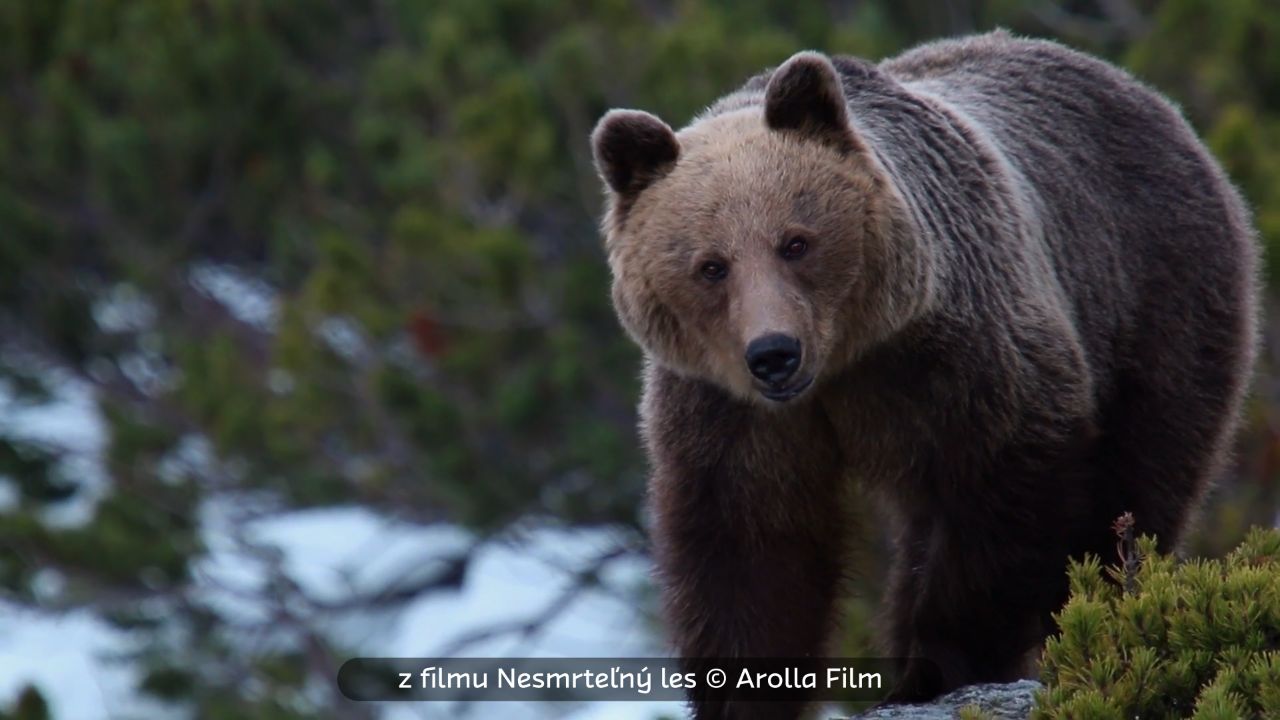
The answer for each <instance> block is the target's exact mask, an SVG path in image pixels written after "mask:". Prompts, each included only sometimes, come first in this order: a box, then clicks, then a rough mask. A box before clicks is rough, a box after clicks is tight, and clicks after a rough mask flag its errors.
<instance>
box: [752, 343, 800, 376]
mask: <svg viewBox="0 0 1280 720" xmlns="http://www.w3.org/2000/svg"><path fill="white" fill-rule="evenodd" d="M747 367H748V368H749V369H750V370H751V374H752V375H755V376H756V377H757V378H759V379H761V380H763V381H765V382H767V383H769V384H770V385H774V386H777V385H781V384H782V383H784V382H786V381H787V380H788V379H789V378H790V377H791V376H792V375H795V373H796V368H798V367H800V341H799V340H796V339H795V338H793V337H791V336H789V335H783V334H782V333H770V334H768V335H764V336H762V337H758V338H756V339H755V340H752V341H751V342H750V344H748V345H747Z"/></svg>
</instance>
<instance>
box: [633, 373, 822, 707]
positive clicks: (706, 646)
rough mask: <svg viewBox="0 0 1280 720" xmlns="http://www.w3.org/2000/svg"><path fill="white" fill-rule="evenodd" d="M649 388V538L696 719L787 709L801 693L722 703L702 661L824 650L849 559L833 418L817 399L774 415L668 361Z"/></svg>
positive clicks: (800, 654)
mask: <svg viewBox="0 0 1280 720" xmlns="http://www.w3.org/2000/svg"><path fill="white" fill-rule="evenodd" d="M646 395H647V397H646V430H647V436H648V440H649V443H650V448H651V453H652V457H653V459H654V465H655V467H654V477H653V483H652V486H651V491H652V495H651V500H652V503H653V508H654V519H655V523H656V525H655V528H654V540H655V545H656V548H655V549H656V552H657V558H658V565H659V571H660V574H661V579H662V582H663V585H664V586H665V588H666V608H667V614H668V617H669V621H670V624H671V626H672V630H673V632H674V636H675V638H676V641H677V642H678V644H679V648H678V649H679V651H680V655H681V657H682V658H684V666H685V670H686V671H692V672H695V673H697V678H698V681H699V688H700V689H699V690H697V691H695V692H693V693H692V694H691V698H690V699H691V702H692V706H693V710H694V717H695V718H697V719H698V720H710V719H712V718H717V719H719V718H723V719H726V720H727V719H729V718H732V719H733V720H744V719H747V718H793V717H796V716H797V715H798V714H799V713H800V711H801V710H802V707H803V703H785V702H763V703H735V702H729V703H727V704H726V703H725V702H723V699H724V698H725V697H726V696H725V695H723V694H717V695H716V696H715V697H716V698H717V699H712V698H711V697H709V696H708V691H707V688H706V686H705V684H704V682H703V681H704V678H705V671H706V670H707V669H709V668H710V667H711V666H712V665H711V664H709V663H708V662H707V659H709V658H750V657H774V658H800V657H813V656H819V655H822V654H823V653H824V650H825V649H826V643H827V638H828V635H829V633H830V630H831V628H832V625H833V621H834V617H833V609H834V603H835V599H836V594H837V590H838V584H839V579H840V574H841V564H842V560H843V557H844V549H843V540H842V538H843V532H842V528H841V525H842V523H841V511H842V503H841V500H840V498H841V495H842V493H841V490H840V485H841V483H840V479H841V478H840V463H839V456H838V448H837V445H836V443H835V438H834V436H833V434H832V428H831V427H830V425H829V423H827V422H826V421H825V418H823V417H821V415H820V414H819V413H818V412H817V408H816V407H815V406H808V407H807V408H795V409H784V410H780V411H777V412H773V411H770V410H766V409H763V408H760V407H753V406H750V405H747V404H744V403H741V402H737V401H734V400H732V399H731V398H729V397H728V396H727V395H726V394H725V393H723V392H722V391H720V390H718V389H716V388H714V387H712V386H710V385H708V384H705V383H700V382H696V381H691V380H683V379H680V378H678V377H677V376H675V375H674V374H672V373H670V372H669V371H665V370H654V371H653V372H652V376H651V378H650V382H649V386H648V388H647V392H646ZM675 418H679V422H678V423H675V422H672V420H673V419H675ZM712 692H714V691H712ZM728 697H730V698H731V697H732V696H731V695H730V696H728Z"/></svg>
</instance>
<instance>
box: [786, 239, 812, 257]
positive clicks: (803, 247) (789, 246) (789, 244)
mask: <svg viewBox="0 0 1280 720" xmlns="http://www.w3.org/2000/svg"><path fill="white" fill-rule="evenodd" d="M808 249H809V241H808V240H805V239H804V238H803V237H802V236H800V235H792V236H791V237H789V238H787V241H786V242H785V243H783V245H782V250H781V251H779V252H780V253H781V255H782V258H783V259H784V260H795V259H796V258H799V257H800V256H801V255H804V254H805V251H807V250H808Z"/></svg>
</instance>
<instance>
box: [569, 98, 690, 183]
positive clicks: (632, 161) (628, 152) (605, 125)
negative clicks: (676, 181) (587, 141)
mask: <svg viewBox="0 0 1280 720" xmlns="http://www.w3.org/2000/svg"><path fill="white" fill-rule="evenodd" d="M591 152H592V154H593V155H594V156H595V161H596V169H597V170H599V172H600V177H602V178H604V181H605V182H606V183H608V185H609V187H610V188H611V189H612V190H613V191H614V192H615V193H617V194H618V195H621V196H624V197H629V196H634V195H636V194H638V193H639V192H640V191H641V190H644V189H645V188H646V187H648V186H649V184H650V183H652V182H653V181H654V180H657V179H658V178H660V177H662V176H663V175H665V174H666V173H667V171H669V170H670V169H671V168H672V167H673V166H674V165H675V164H676V160H677V159H678V158H679V157H680V143H679V141H678V140H676V134H675V133H674V132H672V130H671V127H670V126H668V125H667V124H666V123H664V122H662V121H661V120H659V119H658V118H657V117H655V116H653V115H650V114H649V113H647V112H643V111H640V110H610V111H609V112H607V113H605V116H604V117H602V118H600V122H598V123H596V129H595V130H594V131H592V133H591Z"/></svg>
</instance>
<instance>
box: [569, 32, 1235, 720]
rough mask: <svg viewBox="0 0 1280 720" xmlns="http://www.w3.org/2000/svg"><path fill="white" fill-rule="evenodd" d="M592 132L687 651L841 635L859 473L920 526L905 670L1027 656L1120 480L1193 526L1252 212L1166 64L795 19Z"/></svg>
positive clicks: (1164, 534)
mask: <svg viewBox="0 0 1280 720" xmlns="http://www.w3.org/2000/svg"><path fill="white" fill-rule="evenodd" d="M593 140H594V148H595V151H596V158H597V163H598V165H599V166H600V170H601V174H602V176H603V177H604V178H605V179H606V182H607V183H608V184H609V187H610V193H609V200H610V206H609V211H608V213H607V215H606V218H605V221H604V229H605V234H606V242H607V249H608V255H609V262H610V266H611V268H612V270H613V273H614V286H613V299H614V303H615V307H616V308H617V311H618V315H619V318H620V319H621V321H622V323H623V326H624V327H625V328H626V329H627V331H628V332H629V333H630V334H631V336H632V337H633V338H634V339H635V340H636V341H637V342H638V343H639V344H640V345H641V346H642V347H643V348H644V350H645V353H646V357H647V362H646V369H645V394H644V400H643V405H642V418H643V421H642V433H643V436H644V439H645V442H646V445H647V448H648V452H649V457H650V460H651V464H652V471H653V475H652V480H651V486H650V489H651V501H652V510H653V517H654V527H653V533H654V542H655V548H656V553H657V561H658V565H659V570H660V574H661V578H662V581H663V585H664V592H665V598H666V607H667V611H668V617H669V619H670V624H671V630H672V632H673V635H674V639H675V642H676V644H677V646H678V650H679V652H680V653H681V655H682V657H684V658H685V659H686V663H687V664H688V665H689V667H690V669H693V670H697V669H699V668H701V667H702V663H701V661H700V658H710V657H761V656H765V657H792V656H805V655H815V654H821V653H824V652H826V651H827V650H828V647H827V643H828V640H829V635H830V634H831V629H832V626H833V624H834V621H835V617H834V612H835V607H836V601H837V599H838V594H839V586H840V582H839V581H840V577H841V575H842V573H843V572H845V570H846V568H845V564H846V559H847V553H846V550H845V544H846V542H845V541H846V538H847V535H848V534H847V532H846V526H847V522H846V520H847V518H848V517H849V512H850V509H851V507H850V503H851V502H853V500H852V498H853V495H852V493H851V492H850V489H851V488H852V487H854V486H855V484H856V483H863V484H865V486H866V487H869V488H871V489H872V490H873V491H875V492H876V493H877V494H878V495H879V496H880V497H881V498H882V500H883V503H884V509H885V511H886V512H887V513H888V514H889V516H891V517H892V519H893V527H894V528H895V529H896V534H897V543H896V545H897V547H896V557H895V566H894V570H893V572H892V577H891V579H890V583H889V587H888V589H887V593H886V615H885V637H886V647H885V649H886V651H887V653H888V654H890V655H892V656H895V657H899V658H904V666H903V667H902V678H901V680H902V681H901V684H900V686H899V687H898V688H897V690H896V693H895V698H896V699H904V700H905V699H922V698H928V697H931V696H933V695H936V694H939V693H941V692H943V691H946V690H949V689H951V688H955V687H957V686H960V685H963V684H968V683H973V682H981V681H1000V680H1009V679H1013V678H1015V677H1018V676H1020V675H1021V674H1023V673H1024V672H1025V671H1026V667H1025V662H1024V660H1025V658H1026V656H1027V653H1028V651H1030V650H1032V649H1034V648H1035V647H1036V646H1037V644H1038V643H1039V642H1041V641H1042V640H1043V638H1044V636H1045V634H1046V633H1047V632H1048V631H1050V630H1051V623H1050V617H1049V614H1050V613H1051V612H1053V611H1054V610H1056V609H1057V608H1058V607H1060V606H1061V603H1062V602H1063V600H1064V598H1065V594H1066V589H1067V588H1066V580H1065V567H1066V561H1067V558H1068V557H1079V556H1081V555H1082V554H1084V553H1086V552H1093V553H1096V554H1098V555H1102V556H1104V557H1110V555H1109V553H1110V548H1111V547H1112V546H1113V536H1112V535H1111V532H1110V530H1109V526H1110V524H1111V522H1112V520H1114V519H1115V518H1116V516H1118V515H1120V514H1121V513H1122V512H1124V511H1132V512H1133V514H1134V516H1135V517H1136V519H1137V529H1138V531H1139V532H1142V533H1153V534H1155V535H1157V536H1158V537H1159V538H1160V543H1161V546H1162V548H1164V549H1169V548H1172V547H1174V546H1175V545H1176V544H1177V543H1178V541H1179V539H1180V538H1181V536H1182V535H1183V532H1184V530H1185V528H1186V527H1187V525H1188V522H1189V520H1190V518H1191V516H1192V514H1193V513H1194V510H1195V508H1196V506H1197V504H1198V503H1199V501H1200V500H1201V498H1202V497H1203V495H1204V493H1205V491H1206V489H1207V488H1208V487H1209V485H1210V483H1211V481H1212V479H1213V477H1214V475H1215V474H1216V473H1217V472H1218V471H1219V470H1220V469H1221V467H1222V465H1223V463H1224V460H1225V457H1226V455H1227V453H1228V448H1229V445H1230V441H1231V438H1232V434H1233V432H1234V429H1235V426H1236V420H1237V416H1238V415H1239V412H1240V408H1241V404H1242V401H1243V397H1244V394H1245V390H1246V386H1247V381H1248V376H1249V374H1250V368H1251V366H1252V363H1253V359H1254V354H1255V346H1256V334H1257V318H1256V312H1257V311H1256V308H1257V294H1258V289H1257V282H1256V278H1255V267H1256V263H1257V258H1256V256H1257V245H1256V241H1255V238H1254V234H1253V231H1252V229H1251V227H1250V221H1249V217H1248V214H1247V211H1246V209H1245V208H1244V206H1243V204H1242V203H1241V201H1240V199H1239V197H1238V195H1237V193H1236V192H1235V191H1234V189H1233V188H1232V187H1231V185H1230V184H1229V183H1228V181H1227V180H1226V178H1225V177H1224V175H1223V173H1222V171H1221V170H1220V168H1219V167H1218V166H1217V164H1216V163H1215V162H1214V161H1213V160H1212V158H1211V157H1210V156H1209V154H1208V152H1207V151H1206V150H1205V148H1204V147H1203V145H1202V144H1201V143H1200V142H1199V141H1198V140H1197V139H1196V137H1195V135H1194V133H1193V132H1192V130H1191V129H1190V128H1189V126H1188V125H1187V123H1186V122H1185V121H1184V120H1183V118H1182V117H1181V116H1180V114H1179V113H1178V111H1177V110H1176V109H1175V108H1174V107H1173V106H1172V105H1171V104H1170V103H1169V102H1168V101H1166V100H1165V99H1164V98H1162V97H1161V96H1159V95H1158V94H1156V93H1155V92H1154V91H1152V90H1150V89H1149V88H1147V87H1145V86H1143V85H1142V84H1140V83H1138V82H1137V81H1135V80H1134V79H1133V78H1131V77H1130V76H1128V75H1127V74H1125V73H1123V72H1122V71H1120V70H1117V69H1116V68H1114V67H1112V66H1110V65H1107V64H1105V63H1103V62H1101V61H1099V60H1095V59H1093V58H1090V57H1088V56H1086V55H1083V54H1080V53H1077V52H1074V51H1072V50H1069V49H1067V48H1065V47H1062V46H1060V45H1056V44H1053V43H1048V42H1042V41H1028V40H1021V39H1016V38H1014V37H1011V36H1009V35H1007V34H1005V33H1002V32H998V33H992V34H989V35H984V36H980V37H974V38H967V39H962V40H956V41H943V42H938V43H934V44H931V45H926V46H923V47H921V48H917V49H915V50H912V51H910V52H908V53H906V54H904V55H902V56H899V57H897V58H893V59H890V60H887V61H885V62H882V63H880V64H879V65H873V64H870V63H867V62H865V61H861V60H857V59H853V58H834V59H828V58H826V57H825V56H822V55H820V54H817V53H812V52H806V53H800V54H798V55H797V56H795V57H793V58H792V59H791V60H789V61H788V62H787V63H785V64H784V65H782V66H780V67H779V68H778V69H776V70H773V71H770V72H766V73H764V74H763V75H761V76H758V77H756V78H753V79H752V80H751V81H749V82H748V83H747V85H746V86H745V87H744V88H742V89H741V90H739V91H737V92H735V93H733V94H731V95H729V96H727V97H725V98H723V99H722V100H720V101H719V102H718V103H716V104H715V105H714V106H712V107H711V108H710V109H709V110H708V111H707V112H706V113H704V114H703V115H701V116H699V117H698V118H696V119H695V121H694V122H693V123H692V124H690V125H689V126H688V127H686V128H684V129H683V130H681V131H679V132H673V131H671V129H670V128H669V127H668V126H667V125H665V124H664V123H662V121H660V120H658V119H657V118H655V117H653V116H651V115H648V114H646V113H642V112H638V111H625V112H620V111H614V112H613V113H611V114H610V115H607V116H606V117H605V118H603V119H602V120H601V122H600V125H599V126H598V127H597V130H596V133H595V135H594V137H593ZM795 237H800V238H803V239H804V240H805V241H806V247H807V251H806V252H804V254H803V256H801V257H798V258H791V259H788V258H786V257H784V256H783V255H782V254H781V248H782V247H783V245H784V244H785V243H787V242H789V240H790V239H791V238H795ZM708 262H711V263H718V264H720V265H721V266H723V267H725V268H727V273H726V274H725V275H724V276H723V277H722V278H717V277H711V276H710V275H709V274H708V273H707V272H706V267H707V263H708ZM768 333H783V334H786V335H789V336H792V337H795V338H797V339H798V340H799V342H800V344H801V345H802V346H803V353H802V359H801V360H800V370H799V371H798V373H797V376H798V377H802V378H812V383H811V384H810V385H808V386H803V387H800V386H799V385H798V387H800V392H799V394H798V396H796V397H794V398H792V399H790V400H787V401H785V402H775V401H773V400H769V399H767V398H766V397H765V396H764V395H762V394H761V392H760V390H761V387H760V385H759V382H757V381H756V380H755V379H753V376H752V373H751V372H750V371H749V370H748V367H747V363H745V362H744V359H743V354H744V348H746V346H747V344H748V343H750V342H751V341H752V340H753V339H755V338H758V337H761V336H762V335H764V334H768ZM691 699H692V701H693V707H694V715H695V717H697V718H699V719H700V720H705V719H707V718H753V717H780V718H790V717H796V716H798V715H799V714H800V712H801V707H800V706H794V705H783V704H757V705H733V704H729V705H726V704H721V703H712V702H710V701H708V700H706V698H705V697H703V696H701V695H699V694H697V693H694V695H693V696H692V697H691Z"/></svg>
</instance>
